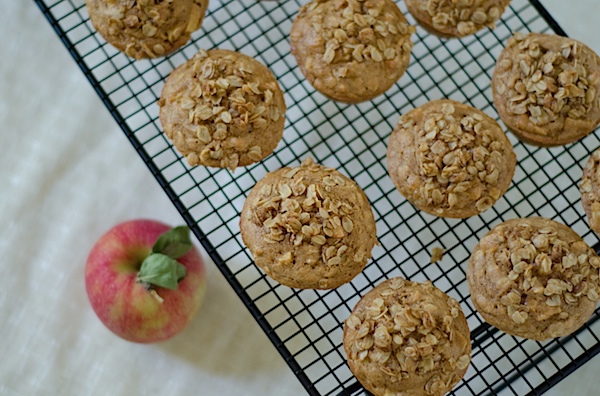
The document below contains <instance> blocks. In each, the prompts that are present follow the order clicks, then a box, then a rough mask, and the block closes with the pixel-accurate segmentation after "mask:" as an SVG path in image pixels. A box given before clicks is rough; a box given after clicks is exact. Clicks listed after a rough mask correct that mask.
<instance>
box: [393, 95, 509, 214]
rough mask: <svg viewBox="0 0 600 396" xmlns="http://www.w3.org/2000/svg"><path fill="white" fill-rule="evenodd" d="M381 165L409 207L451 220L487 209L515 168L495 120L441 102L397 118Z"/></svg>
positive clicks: (502, 189) (473, 110) (496, 198)
mask: <svg viewBox="0 0 600 396" xmlns="http://www.w3.org/2000/svg"><path fill="white" fill-rule="evenodd" d="M387 161H388V171H389V174H390V177H391V179H392V181H393V182H394V184H395V185H396V188H397V189H398V190H399V191H400V193H401V194H402V195H403V196H404V197H405V198H406V199H408V200H409V201H410V202H411V203H412V204H413V205H415V206H416V207H418V208H419V209H421V210H424V211H426V212H428V213H430V214H433V215H435V216H441V217H455V218H465V217H469V216H473V215H476V214H478V213H481V212H484V211H486V210H488V209H489V208H490V207H491V206H492V205H493V204H494V203H495V202H496V201H497V200H498V199H499V198H500V197H501V196H502V195H503V194H504V193H505V192H506V190H507V189H508V187H509V185H510V182H511V180H512V177H513V174H514V170H515V166H516V156H515V154H514V151H513V149H512V145H511V144H510V142H509V140H508V138H507V137H506V135H505V133H504V132H503V131H502V129H501V128H500V126H499V125H498V123H497V122H496V121H494V120H493V119H492V118H490V117H489V116H487V115H486V114H485V113H483V112H482V111H480V110H477V109H475V108H473V107H471V106H468V105H465V104H462V103H458V102H455V101H452V100H446V99H445V100H436V101H432V102H429V103H427V104H425V105H423V106H421V107H418V108H416V109H414V110H412V111H410V112H408V113H406V114H405V115H403V116H402V117H400V119H399V121H398V124H397V125H396V128H395V129H394V131H393V133H392V136H391V137H390V141H389V145H388V153H387Z"/></svg>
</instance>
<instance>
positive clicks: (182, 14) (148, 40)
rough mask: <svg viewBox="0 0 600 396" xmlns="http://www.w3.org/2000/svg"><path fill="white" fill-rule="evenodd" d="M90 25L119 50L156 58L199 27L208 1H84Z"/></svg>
mask: <svg viewBox="0 0 600 396" xmlns="http://www.w3.org/2000/svg"><path fill="white" fill-rule="evenodd" d="M86 3H87V9H88V13H89V15H90V20H91V21H92V24H93V25H94V27H95V28H96V30H97V31H98V33H100V35H102V37H104V39H105V40H106V41H108V42H109V43H110V44H112V45H113V46H114V47H115V48H117V49H118V50H119V51H121V52H124V53H125V54H127V55H128V56H130V57H132V58H135V59H142V58H157V57H160V56H163V55H166V54H168V53H170V52H173V51H175V50H176V49H178V48H179V47H182V46H183V45H185V43H187V42H188V41H189V39H190V36H191V34H192V33H193V32H195V31H196V30H198V29H200V26H201V25H202V20H203V19H204V14H205V13H206V8H207V7H208V0H171V1H161V0H137V1H134V0H86Z"/></svg>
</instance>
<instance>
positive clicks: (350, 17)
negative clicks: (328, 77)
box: [307, 0, 415, 78]
mask: <svg viewBox="0 0 600 396" xmlns="http://www.w3.org/2000/svg"><path fill="white" fill-rule="evenodd" d="M384 5H385V2H384V1H382V0H316V1H313V2H312V3H310V4H308V5H307V7H308V8H307V11H308V12H311V18H310V22H311V24H312V27H313V29H314V31H315V32H316V33H317V34H319V35H320V36H321V38H322V39H323V42H324V43H325V47H324V48H325V50H324V52H323V54H322V59H323V61H324V62H325V63H327V64H332V63H333V64H340V65H341V66H340V67H339V68H337V69H335V70H334V72H333V73H334V75H335V76H336V77H338V78H343V77H345V76H346V73H347V67H345V66H343V64H344V63H348V62H351V61H353V60H354V61H356V62H359V63H361V62H366V61H373V62H383V61H385V60H391V59H394V58H399V57H401V55H402V52H406V53H410V51H411V49H412V42H411V41H410V36H411V34H413V33H414V32H415V28H414V26H409V25H408V24H407V23H406V21H405V20H402V21H400V20H396V19H395V18H393V16H392V14H385V13H383V8H384Z"/></svg>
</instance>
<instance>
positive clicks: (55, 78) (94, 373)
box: [0, 0, 600, 396]
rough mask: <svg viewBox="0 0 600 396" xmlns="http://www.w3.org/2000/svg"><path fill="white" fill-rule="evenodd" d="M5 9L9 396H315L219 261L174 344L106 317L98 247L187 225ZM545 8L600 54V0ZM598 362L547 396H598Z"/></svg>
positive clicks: (0, 207)
mask: <svg viewBox="0 0 600 396" xmlns="http://www.w3.org/2000/svg"><path fill="white" fill-rule="evenodd" d="M0 4H1V5H2V13H0V33H1V37H3V40H1V41H0V54H2V61H1V62H0V77H1V78H0V95H1V99H0V128H1V130H0V136H1V138H0V219H1V227H0V257H1V259H0V274H1V280H0V356H1V357H2V359H0V395H142V394H157V395H256V396H258V395H281V396H285V395H298V394H304V391H303V388H302V387H301V385H300V383H299V381H298V380H297V379H296V378H295V376H294V375H293V374H292V372H291V370H290V369H289V368H288V367H287V365H286V364H285V363H284V361H283V359H282V358H281V357H280V356H279V354H278V352H277V351H276V349H275V348H274V347H273V346H272V345H271V343H270V342H269V340H268V339H267V337H266V336H265V335H264V334H263V332H262V331H261V330H260V328H259V326H258V325H257V324H256V322H255V321H254V320H253V319H252V317H251V316H250V314H249V313H248V312H247V310H246V308H245V307H244V306H243V304H242V303H241V302H240V301H239V299H238V298H237V296H236V295H235V293H234V292H233V291H232V290H231V288H230V287H229V285H228V284H227V283H226V282H225V280H224V278H223V277H222V276H221V274H220V273H219V272H218V270H217V269H216V268H215V266H214V264H213V263H212V262H211V261H210V260H209V259H206V264H207V268H208V276H209V284H208V292H207V295H206V299H205V302H204V305H203V307H202V308H201V310H200V312H199V314H198V315H197V317H196V318H195V319H194V320H193V322H192V323H191V325H190V326H189V327H188V328H187V329H186V330H185V331H184V332H183V333H182V334H180V335H179V336H177V337H175V338H173V339H172V340H169V341H167V342H164V343H161V344H155V345H138V344H134V343H129V342H126V341H123V340H121V339H119V338H117V337H116V336H114V335H113V334H112V333H110V332H109V331H108V330H107V329H106V328H104V326H103V325H102V324H101V323H100V321H99V320H98V319H97V318H96V316H95V314H94V312H93V311H92V309H91V307H90V305H89V303H88V301H87V296H86V292H85V286H84V280H83V270H84V264H85V261H86V258H87V254H88V252H89V250H90V248H91V247H92V245H93V244H94V242H95V241H96V240H97V238H98V237H99V236H100V235H101V234H102V233H104V232H105V231H106V230H108V229H109V228H110V227H112V226H113V225H114V224H116V223H118V222H120V221H124V220H127V219H133V218H139V217H144V218H153V219H157V220H161V221H163V222H167V223H170V224H173V225H176V224H180V223H182V220H181V218H180V216H179V214H178V213H177V212H176V210H175V209H174V207H173V205H172V204H171V202H170V201H169V200H168V199H167V197H166V195H165V194H164V192H163V191H162V190H161V189H160V187H159V186H158V184H157V183H156V182H155V180H154V179H153V178H152V176H151V175H150V172H149V171H148V170H147V169H146V167H145V165H144V164H143V163H142V161H141V160H140V158H139V157H138V155H137V154H136V152H135V151H134V150H133V148H132V147H131V145H130V143H129V142H128V141H127V139H126V138H125V136H124V135H123V133H122V132H121V130H120V129H119V128H118V126H117V125H116V123H115V122H114V121H113V120H112V118H111V117H110V116H109V113H108V111H107V110H106V109H105V108H104V107H103V105H102V103H101V102H100V100H99V99H98V98H97V96H96V94H95V93H94V91H93V90H92V88H91V86H90V85H89V84H88V82H87V80H86V79H85V78H84V76H83V74H82V73H81V72H80V70H79V69H78V68H77V66H76V65H75V63H74V62H73V60H72V59H71V58H70V56H69V54H68V52H67V51H66V50H65V48H64V47H63V45H62V44H61V43H60V41H59V39H58V38H57V36H56V35H55V34H54V32H53V31H52V29H51V28H50V25H49V24H48V23H47V22H46V20H45V19H44V18H43V16H42V14H41V13H40V11H39V10H38V9H37V7H36V6H35V5H34V3H33V2H32V1H25V0H0ZM544 4H547V5H548V6H549V7H550V8H551V9H552V10H555V13H556V15H557V19H559V22H561V23H562V24H563V25H564V27H565V29H566V30H567V31H568V32H569V33H570V34H572V35H574V36H575V37H578V38H580V39H582V40H584V41H586V42H588V43H589V44H590V45H592V46H593V47H594V48H595V49H596V51H600V43H599V42H600V40H598V38H599V37H600V34H599V32H600V29H599V28H598V27H597V24H596V21H595V20H594V18H595V17H596V15H597V14H598V11H600V10H599V8H600V5H598V1H597V0H586V1H583V0H579V1H578V2H570V1H565V0H552V1H545V2H544ZM586 7H587V8H586ZM590 9H591V10H594V11H595V12H589V10H590ZM556 10H559V11H558V12H556ZM561 10H563V11H561ZM586 10H587V11H586ZM575 15H576V16H577V18H582V19H583V21H581V22H579V21H578V20H576V19H575V20H573V18H572V16H575ZM592 31H593V32H595V35H593V34H592ZM592 38H593V39H592ZM593 363H598V361H597V360H596V361H595V362H592V363H589V364H587V365H586V366H585V367H584V368H582V369H581V370H579V371H578V372H577V373H575V374H574V375H572V376H571V377H570V378H569V379H568V380H567V381H565V382H563V384H561V385H560V386H559V387H557V388H555V389H553V390H552V391H551V392H549V393H548V394H550V395H561V394H567V389H568V392H570V393H572V394H578V395H592V394H597V393H596V392H595V391H594V392H593V391H592V385H593V384H595V383H597V380H596V379H597V377H598V375H599V374H600V368H598V365H597V364H593ZM586 386H587V388H585V387H586ZM577 389H580V390H579V391H577Z"/></svg>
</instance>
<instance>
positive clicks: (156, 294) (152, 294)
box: [150, 289, 165, 304]
mask: <svg viewBox="0 0 600 396" xmlns="http://www.w3.org/2000/svg"><path fill="white" fill-rule="evenodd" d="M150 295H151V296H152V297H154V298H155V299H156V301H158V302H159V304H162V303H163V301H165V299H164V298H162V297H161V296H160V295H159V294H158V292H157V291H156V290H155V289H150Z"/></svg>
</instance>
